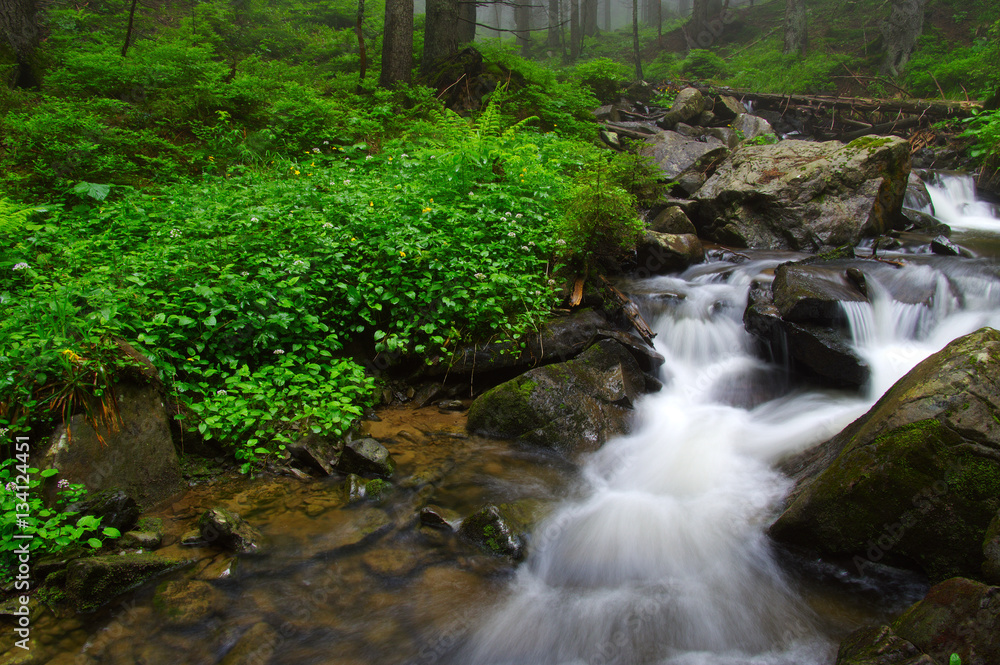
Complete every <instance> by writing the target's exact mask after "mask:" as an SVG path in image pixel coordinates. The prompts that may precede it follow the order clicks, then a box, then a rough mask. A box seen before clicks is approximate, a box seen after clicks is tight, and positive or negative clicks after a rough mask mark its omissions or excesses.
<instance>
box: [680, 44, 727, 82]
mask: <svg viewBox="0 0 1000 665" xmlns="http://www.w3.org/2000/svg"><path fill="white" fill-rule="evenodd" d="M728 69H729V68H728V67H727V66H726V61H725V60H723V59H722V58H720V57H719V56H718V55H716V54H715V53H713V52H712V51H708V50H706V49H697V48H696V49H691V52H690V53H688V55H687V57H686V58H684V61H683V62H682V63H681V73H683V74H687V75H689V76H697V77H698V78H704V79H718V78H722V77H724V76H726V73H727V71H728Z"/></svg>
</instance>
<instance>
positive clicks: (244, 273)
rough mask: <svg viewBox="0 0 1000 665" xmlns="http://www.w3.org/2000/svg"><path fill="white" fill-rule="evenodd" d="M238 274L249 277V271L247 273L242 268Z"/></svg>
mask: <svg viewBox="0 0 1000 665" xmlns="http://www.w3.org/2000/svg"><path fill="white" fill-rule="evenodd" d="M240 274H241V275H243V276H244V277H249V276H250V273H248V272H247V271H246V270H244V271H243V272H241V273H240Z"/></svg>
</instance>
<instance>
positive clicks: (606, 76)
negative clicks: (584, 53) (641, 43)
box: [573, 58, 630, 103]
mask: <svg viewBox="0 0 1000 665" xmlns="http://www.w3.org/2000/svg"><path fill="white" fill-rule="evenodd" d="M573 73H574V75H575V76H577V77H578V78H579V79H580V81H581V82H582V83H583V84H584V85H586V86H587V87H588V88H590V89H591V91H593V93H594V95H595V96H596V97H597V99H598V100H600V101H601V102H602V103H608V102H612V101H615V99H616V97H617V96H618V95H619V94H620V92H621V89H622V86H623V85H624V84H625V83H626V82H627V81H628V80H629V77H630V70H629V68H628V67H627V66H625V65H624V64H622V63H620V62H616V61H614V60H612V59H610V58H594V59H593V60H587V61H585V62H581V63H579V64H577V65H576V67H575V68H574V71H573Z"/></svg>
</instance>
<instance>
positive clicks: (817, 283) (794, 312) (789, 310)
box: [771, 263, 868, 326]
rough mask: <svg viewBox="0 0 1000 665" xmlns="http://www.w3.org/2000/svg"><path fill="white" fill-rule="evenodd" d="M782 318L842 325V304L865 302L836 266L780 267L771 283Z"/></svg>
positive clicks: (802, 265) (862, 295) (798, 321)
mask: <svg viewBox="0 0 1000 665" xmlns="http://www.w3.org/2000/svg"><path fill="white" fill-rule="evenodd" d="M771 292H772V293H773V294H774V306H775V307H777V308H778V313H779V314H780V315H781V318H782V319H784V320H786V321H794V322H797V323H816V324H821V325H831V326H835V325H842V324H843V323H844V309H843V306H842V305H841V303H842V302H867V300H868V298H867V297H866V296H865V294H863V293H862V292H861V291H860V290H859V288H858V284H857V283H855V282H853V281H851V280H850V279H849V278H848V276H847V272H846V271H845V270H843V269H842V268H841V267H840V266H839V265H837V264H834V265H805V264H794V263H792V264H783V265H780V266H778V267H777V268H776V269H775V271H774V282H772V284H771Z"/></svg>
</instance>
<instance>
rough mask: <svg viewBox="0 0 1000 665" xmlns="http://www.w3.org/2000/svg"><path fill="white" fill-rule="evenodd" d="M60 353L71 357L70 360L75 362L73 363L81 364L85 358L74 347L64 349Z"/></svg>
mask: <svg viewBox="0 0 1000 665" xmlns="http://www.w3.org/2000/svg"><path fill="white" fill-rule="evenodd" d="M59 353H61V354H63V355H64V356H66V357H67V358H69V361H70V362H73V363H77V364H81V363H83V362H84V360H85V359H84V358H83V357H82V356H81V355H80V354H78V353H77V352H76V351H74V350H73V349H63V350H62V351H60V352H59Z"/></svg>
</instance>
